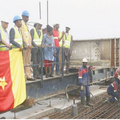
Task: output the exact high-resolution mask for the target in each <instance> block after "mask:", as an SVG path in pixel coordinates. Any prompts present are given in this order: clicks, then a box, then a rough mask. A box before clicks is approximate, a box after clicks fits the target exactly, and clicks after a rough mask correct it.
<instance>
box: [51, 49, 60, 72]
mask: <svg viewBox="0 0 120 120" xmlns="http://www.w3.org/2000/svg"><path fill="white" fill-rule="evenodd" d="M59 54H60V48H56V64H55V65H56V73H58V72H59ZM51 69H52V70H51V73H52V74H53V71H54V64H52V67H51Z"/></svg>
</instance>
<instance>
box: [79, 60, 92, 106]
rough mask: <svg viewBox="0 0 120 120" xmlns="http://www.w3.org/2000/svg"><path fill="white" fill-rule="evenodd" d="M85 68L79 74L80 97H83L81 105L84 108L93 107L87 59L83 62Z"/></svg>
mask: <svg viewBox="0 0 120 120" xmlns="http://www.w3.org/2000/svg"><path fill="white" fill-rule="evenodd" d="M82 62H83V66H82V67H81V68H80V69H79V72H78V74H79V75H78V82H79V85H80V96H81V104H82V106H83V107H89V106H92V104H90V92H89V71H88V68H87V62H88V61H87V59H86V58H83V60H82ZM85 95H86V104H87V105H86V104H85Z"/></svg>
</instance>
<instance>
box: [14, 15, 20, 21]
mask: <svg viewBox="0 0 120 120" xmlns="http://www.w3.org/2000/svg"><path fill="white" fill-rule="evenodd" d="M17 20H22V18H21V17H20V16H18V15H16V16H15V17H14V18H13V22H15V21H17Z"/></svg>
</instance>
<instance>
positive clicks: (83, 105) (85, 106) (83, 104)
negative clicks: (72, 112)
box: [81, 97, 89, 108]
mask: <svg viewBox="0 0 120 120" xmlns="http://www.w3.org/2000/svg"><path fill="white" fill-rule="evenodd" d="M81 104H82V107H84V108H88V107H89V106H88V105H85V97H81Z"/></svg>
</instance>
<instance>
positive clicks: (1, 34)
mask: <svg viewBox="0 0 120 120" xmlns="http://www.w3.org/2000/svg"><path fill="white" fill-rule="evenodd" d="M8 24H9V22H8V20H7V19H6V18H4V19H2V20H1V26H0V41H1V44H0V51H6V50H9V49H10V48H11V45H10V40H9V35H8V32H7V30H6V29H7V28H8ZM5 46H6V47H5Z"/></svg>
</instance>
